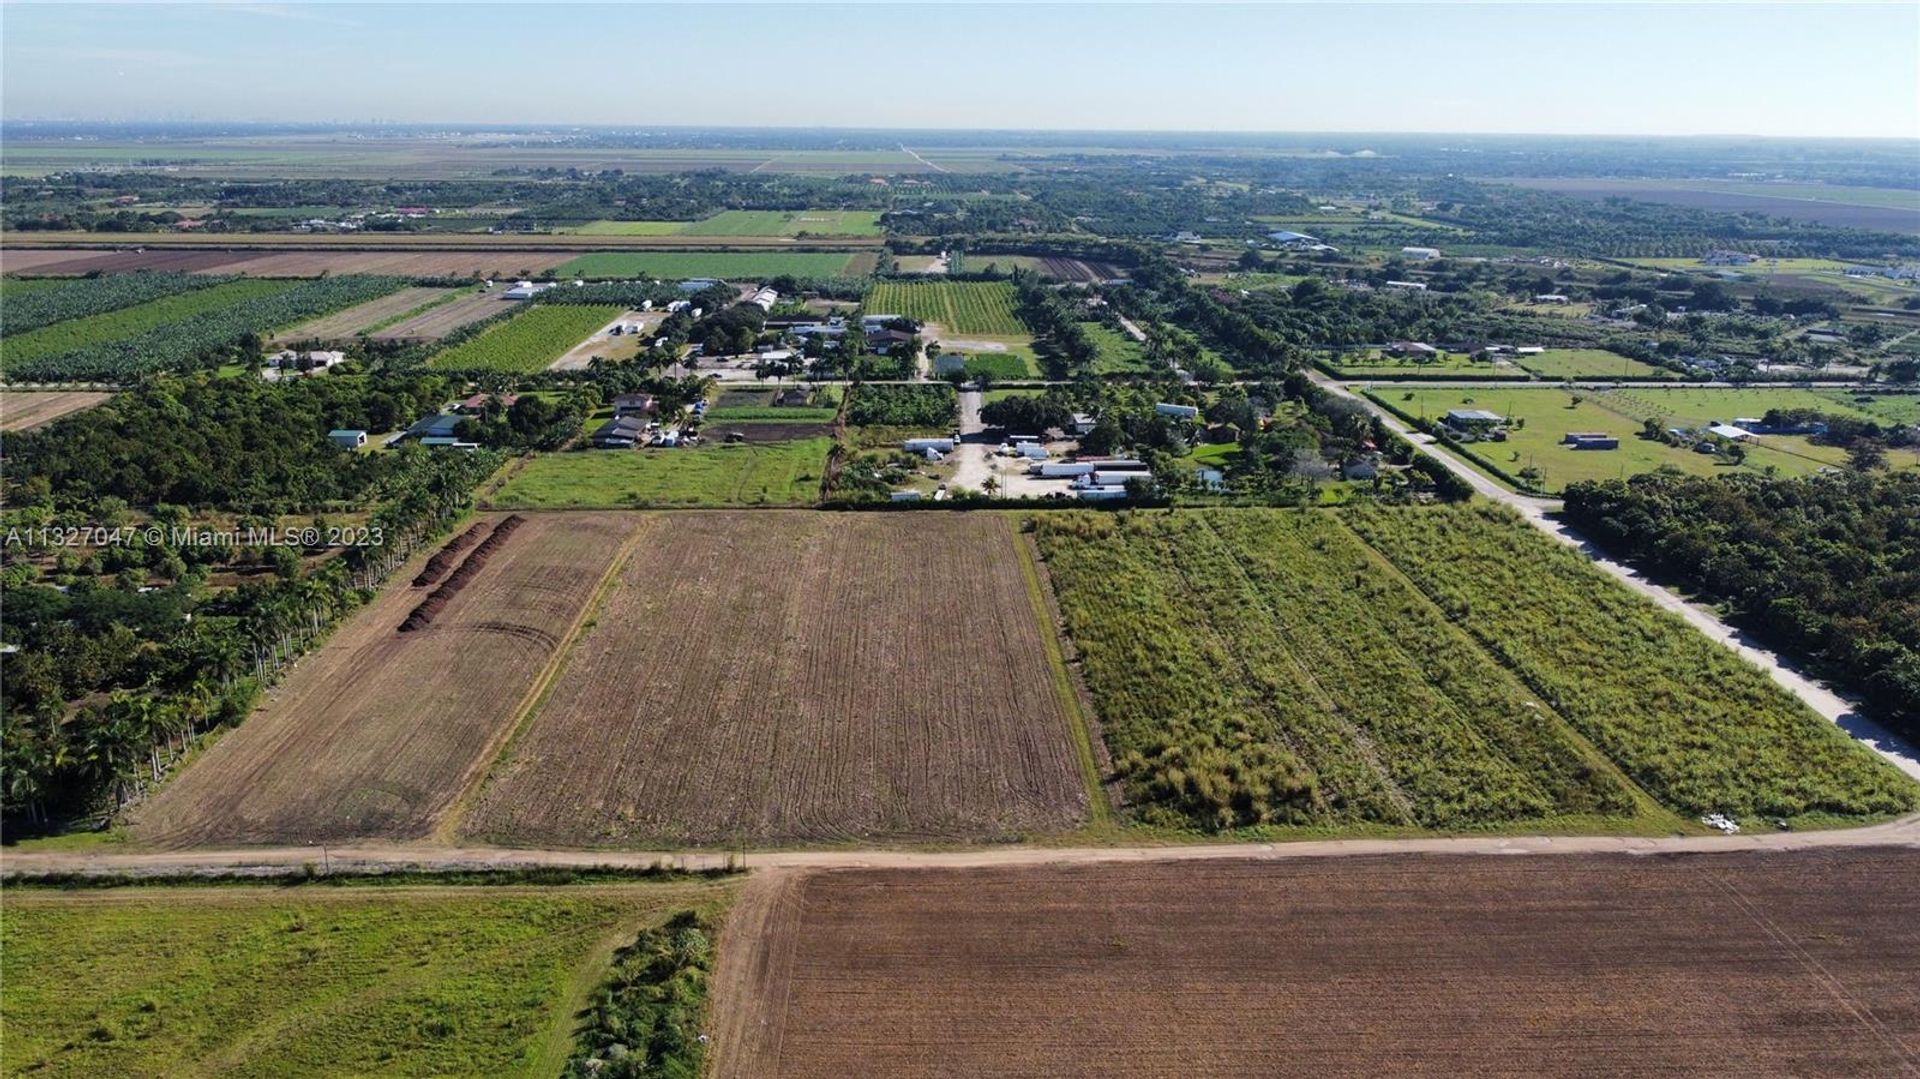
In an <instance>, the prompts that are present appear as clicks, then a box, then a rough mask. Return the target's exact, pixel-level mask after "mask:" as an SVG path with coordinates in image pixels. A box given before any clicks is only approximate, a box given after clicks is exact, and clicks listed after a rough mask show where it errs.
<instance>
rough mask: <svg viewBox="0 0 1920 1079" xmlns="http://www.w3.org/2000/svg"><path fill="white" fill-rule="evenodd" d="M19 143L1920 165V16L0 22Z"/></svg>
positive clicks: (1729, 7) (36, 7) (250, 11)
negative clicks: (1639, 147)
mask: <svg viewBox="0 0 1920 1079" xmlns="http://www.w3.org/2000/svg"><path fill="white" fill-rule="evenodd" d="M0 60H4V74H3V75H0V94H3V97H4V100H0V114H3V115H4V117H5V118H6V119H7V120H9V121H18V120H26V119H43V120H62V119H64V120H197V121H208V122H217V121H230V122H238V121H269V122H272V121H279V122H343V123H344V122H369V121H387V122H395V123H448V124H464V125H484V124H488V123H497V124H540V125H551V126H564V125H568V124H580V125H631V126H668V125H672V126H683V127H800V128H898V129H987V130H992V129H999V130H1068V131H1101V130H1112V131H1134V132H1140V131H1193V132H1207V131H1220V132H1276V133H1281V132H1284V133H1317V132H1328V133H1335V132H1381V133H1387V132H1393V133H1406V134H1425V133H1431V134H1545V135H1554V134H1560V135H1761V136H1851V137H1904V138H1914V137H1920V94H1916V93H1915V87H1916V86H1920V4H1913V3H1884V4H1883V3H1857V4H1732V3H1722V4H1686V5H1680V4H1646V3H1590V4H1578V3H1576V4H1460V3H1441V4H1418V5H1395V4H1355V5H1344V6H1332V5H1325V4H1239V5H1208V4H1189V3H1161V4H1131V5H1100V4H1062V5H1019V6H1003V5H990V4H952V5H948V4H927V3H895V4H866V5H800V4H794V5H779V6H776V5H739V4H727V5H724V6H721V5H644V6H622V5H604V4H603V5H595V4H586V5H552V6H548V5H528V4H515V5H510V6H509V5H474V4H418V5H386V4H347V3H307V4H247V5H217V4H138V5H114V4H74V3H64V4H50V3H22V2H18V0H10V2H7V3H5V4H4V5H0Z"/></svg>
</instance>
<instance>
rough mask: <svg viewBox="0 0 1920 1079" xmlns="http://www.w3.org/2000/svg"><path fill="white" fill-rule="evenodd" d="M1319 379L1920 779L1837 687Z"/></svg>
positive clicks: (1546, 504)
mask: <svg viewBox="0 0 1920 1079" xmlns="http://www.w3.org/2000/svg"><path fill="white" fill-rule="evenodd" d="M1312 378H1313V380H1314V381H1315V382H1316V383H1318V384H1319V385H1320V386H1321V388H1323V389H1325V390H1327V391H1328V392H1330V393H1334V394H1338V395H1340V396H1342V397H1347V398H1350V399H1352V400H1355V401H1358V402H1360V404H1361V405H1362V406H1364V407H1365V408H1367V409H1368V410H1369V411H1370V412H1372V413H1373V414H1374V415H1376V416H1378V417H1379V418H1380V420H1381V422H1383V423H1385V424H1386V425H1387V428H1388V430H1391V431H1393V432H1394V433H1396V434H1398V435H1400V436H1401V437H1403V438H1405V439H1407V440H1408V441H1410V442H1412V443H1413V444H1414V445H1415V446H1417V447H1418V448H1419V449H1420V450H1421V451H1422V452H1424V453H1426V454H1427V455H1428V456H1430V457H1432V458H1433V459H1434V460H1436V461H1439V462H1440V463H1441V464H1442V465H1444V466H1445V467H1446V469H1447V470H1448V471H1449V472H1452V473H1453V474H1454V475H1456V476H1458V477H1460V478H1461V479H1463V480H1465V481H1466V482H1467V483H1469V484H1471V485H1472V487H1473V489H1474V491H1475V492H1477V493H1479V494H1481V495H1484V496H1486V497H1487V498H1491V499H1494V500H1496V501H1499V502H1504V503H1506V504H1507V505H1509V506H1512V507H1513V508H1514V509H1515V510H1518V511H1519V513H1520V515H1521V516H1522V517H1524V518H1526V520H1527V522H1528V523H1529V524H1531V525H1533V526H1534V527H1535V528H1538V529H1539V530H1541V531H1542V532H1545V533H1546V534H1547V535H1549V536H1552V537H1553V538H1554V539H1556V540H1559V541H1560V542H1561V543H1564V544H1566V545H1567V546H1569V547H1574V548H1577V549H1578V550H1579V551H1580V552H1581V553H1582V554H1584V555H1586V556H1587V557H1588V558H1590V559H1592V560H1593V564H1594V565H1596V566H1599V567H1600V569H1601V570H1602V571H1603V572H1605V573H1606V574H1608V575H1609V576H1611V577H1613V578H1614V579H1615V580H1618V581H1619V582H1620V583H1622V584H1624V585H1626V586H1627V587H1628V588H1631V589H1633V590H1634V591H1635V592H1638V593H1640V594H1641V595H1643V596H1645V597H1647V598H1648V599H1650V600H1652V601H1654V602H1655V603H1657V604H1659V605H1660V606H1661V607H1664V608H1665V609H1667V610H1669V611H1672V612H1673V613H1674V614H1677V615H1679V616H1680V617H1681V618H1683V619H1685V620H1686V621H1687V623H1688V624H1689V625H1691V626H1693V628H1695V629H1697V630H1699V631H1700V632H1702V633H1704V634H1706V635H1707V636H1709V637H1711V638H1713V639H1714V640H1716V641H1719V642H1720V643H1721V644H1724V645H1726V646H1727V647H1728V648H1731V649H1733V651H1734V652H1736V653H1738V654H1739V656H1740V658H1742V659H1744V660H1746V661H1747V662H1749V663H1752V664H1754V665H1755V666H1757V667H1759V668H1760V669H1761V670H1764V671H1766V672H1767V674H1768V675H1769V676H1770V677H1772V679H1773V680H1774V681H1775V682H1778V683H1780V684H1781V685H1782V686H1785V687H1786V688H1787V690H1788V691H1789V692H1791V693H1793V695H1794V696H1796V697H1799V698H1800V699H1801V700H1802V701H1804V702H1806V704H1807V707H1809V708H1812V709H1813V710H1814V711H1816V712H1818V713H1820V715H1821V716H1822V717H1824V718H1825V719H1826V720H1827V721H1828V722H1831V723H1833V724H1835V725H1836V726H1838V727H1839V728H1840V729H1841V730H1844V731H1846V732H1847V733H1848V734H1850V735H1852V736H1853V737H1854V739H1855V740H1856V741H1858V742H1860V743H1861V744H1863V745H1865V746H1866V747H1867V748H1869V749H1871V750H1873V751H1874V752H1875V753H1878V754H1880V755H1881V756H1882V757H1884V758H1886V759H1887V760H1888V761H1891V762H1892V763H1893V765H1894V766H1895V767H1897V768H1899V769H1900V770H1901V771H1902V772H1905V773H1906V774H1908V775H1910V776H1912V777H1913V778H1915V779H1920V747H1915V746H1914V745H1912V744H1910V743H1908V742H1906V741H1904V740H1902V739H1901V738H1899V737H1898V736H1896V735H1895V734H1894V733H1893V732H1892V731H1889V730H1887V729H1886V728H1885V727H1882V726H1881V725H1880V724H1878V723H1875V722H1874V721H1873V720H1871V719H1868V718H1867V717H1865V716H1863V715H1861V714H1860V711H1859V705H1858V704H1857V703H1856V702H1854V701H1852V700H1850V699H1849V698H1847V697H1845V696H1842V695H1841V694H1839V693H1838V692H1836V691H1834V690H1833V689H1832V688H1831V687H1830V686H1827V685H1825V684H1823V683H1821V682H1817V681H1815V680H1814V679H1812V678H1809V677H1808V676H1807V675H1805V674H1803V673H1801V671H1800V670H1799V669H1798V668H1797V667H1795V666H1794V665H1793V664H1792V663H1790V662H1789V661H1788V660H1786V659H1784V658H1782V657H1781V656H1780V655H1779V654H1777V653H1775V652H1773V651H1772V650H1770V649H1768V648H1766V647H1764V646H1763V645H1761V644H1760V643H1759V642H1757V641H1755V640H1754V639H1753V638H1752V637H1750V636H1749V635H1747V634H1746V633H1745V632H1743V631H1741V630H1738V629H1736V628H1734V627H1733V626H1730V625H1728V624H1726V623H1725V622H1723V621H1721V620H1720V618H1719V617H1718V616H1717V615H1715V614H1714V613H1713V612H1712V611H1710V610H1708V609H1706V608H1704V607H1701V606H1699V605H1698V604H1694V603H1689V602H1687V600H1686V599H1685V598H1683V597H1681V596H1680V595H1678V594H1676V593H1674V592H1673V591H1671V590H1670V589H1668V588H1666V587H1664V586H1662V585H1659V584H1656V583H1654V582H1653V581H1651V580H1649V579H1648V578H1646V577H1645V576H1644V575H1642V574H1641V573H1640V571H1639V570H1636V569H1634V568H1633V567H1631V566H1629V565H1627V564H1625V563H1624V562H1616V561H1614V560H1613V559H1611V558H1608V557H1607V556H1606V555H1604V554H1602V553H1601V551H1600V549H1599V548H1598V547H1595V546H1594V545H1593V544H1592V543H1591V542H1589V541H1588V540H1587V538H1586V537H1585V536H1583V535H1581V534H1580V533H1579V532H1576V531H1575V530H1574V529H1573V528H1572V527H1571V526H1569V525H1567V524H1566V523H1565V522H1563V521H1561V520H1559V519H1558V518H1556V517H1552V516H1549V514H1550V513H1552V512H1553V511H1555V510H1557V509H1559V508H1560V504H1559V502H1557V501H1555V500H1552V499H1546V498H1538V497H1535V496H1532V495H1523V494H1520V493H1518V492H1515V491H1510V490H1508V489H1507V488H1505V487H1503V486H1501V485H1500V484H1499V483H1498V482H1496V481H1495V480H1494V479H1493V478H1492V477H1490V476H1488V475H1486V474H1485V473H1483V472H1481V471H1480V470H1478V469H1476V468H1474V467H1473V466H1472V465H1470V464H1468V463H1466V462H1465V461H1463V460H1461V459H1460V458H1458V457H1455V456H1454V455H1452V454H1450V453H1447V452H1445V451H1444V450H1440V449H1437V448H1435V447H1434V445H1433V439H1432V438H1430V437H1428V436H1427V435H1424V434H1421V433H1420V432H1418V431H1415V430H1413V429H1411V428H1409V427H1408V426H1407V425H1406V424H1405V423H1403V422H1402V421H1401V420H1400V419H1399V417H1397V416H1394V415H1393V414H1392V413H1390V412H1387V411H1386V410H1385V409H1383V408H1381V407H1379V406H1378V405H1376V404H1375V403H1374V402H1372V401H1370V400H1368V399H1367V398H1365V397H1362V396H1360V395H1358V394H1356V393H1353V392H1352V391H1350V390H1348V389H1347V388H1346V387H1345V386H1343V385H1341V384H1340V383H1339V382H1336V381H1334V380H1333V379H1330V378H1327V377H1326V376H1324V375H1321V374H1318V373H1314V374H1313V375H1312Z"/></svg>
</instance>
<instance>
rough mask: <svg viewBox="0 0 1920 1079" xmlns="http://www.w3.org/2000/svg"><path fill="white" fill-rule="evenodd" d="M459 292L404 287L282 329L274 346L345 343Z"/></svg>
mask: <svg viewBox="0 0 1920 1079" xmlns="http://www.w3.org/2000/svg"><path fill="white" fill-rule="evenodd" d="M459 291H460V290H459V289H451V288H403V289H401V290H400V291H399V292H395V293H392V294H391V295H387V296H383V297H381V298H380V299H377V300H370V301H368V302H366V303H363V304H357V305H355V306H353V307H349V308H347V309H346V310H344V311H335V312H334V313H333V314H331V315H327V316H324V317H322V318H317V319H313V320H312V321H309V322H303V323H301V324H300V325H298V326H294V327H291V328H289V329H286V330H282V331H281V332H280V333H277V334H275V335H274V337H273V343H274V344H282V343H285V342H289V341H344V340H347V339H349V338H351V337H353V336H354V335H355V334H358V333H361V332H363V331H365V330H366V329H368V328H369V327H372V326H377V325H381V324H382V323H386V322H389V321H391V320H394V319H397V318H399V317H401V316H404V315H407V314H408V313H410V312H414V311H419V312H420V313H422V314H424V313H425V311H426V309H427V308H429V307H432V306H435V305H437V304H438V303H439V302H440V301H443V300H445V299H447V298H448V297H450V296H452V295H453V294H454V293H456V292H459Z"/></svg>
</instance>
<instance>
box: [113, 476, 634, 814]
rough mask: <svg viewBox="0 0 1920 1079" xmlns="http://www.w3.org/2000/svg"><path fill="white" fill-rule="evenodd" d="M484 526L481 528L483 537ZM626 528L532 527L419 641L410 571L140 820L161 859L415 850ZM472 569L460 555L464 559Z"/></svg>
mask: <svg viewBox="0 0 1920 1079" xmlns="http://www.w3.org/2000/svg"><path fill="white" fill-rule="evenodd" d="M491 522H492V519H489V524H488V527H489V528H491V527H492V524H491ZM641 525H642V520H641V518H640V517H639V516H638V515H632V514H594V515H580V516H574V515H557V514H537V515H533V516H531V517H529V518H528V519H527V520H526V521H525V522H524V523H522V524H521V526H520V527H519V529H518V530H517V531H515V532H514V533H513V535H512V536H511V538H510V539H508V540H507V541H506V543H505V544H504V546H502V547H501V548H500V549H499V550H498V551H497V552H496V553H494V554H493V556H492V558H491V560H489V561H488V562H487V563H486V564H485V566H484V568H482V569H480V570H479V572H478V573H477V575H475V576H474V577H473V579H472V580H471V581H470V582H468V583H467V584H466V585H465V586H464V587H462V588H461V589H460V590H459V591H458V592H457V593H456V594H455V595H454V596H453V597H452V599H451V601H450V602H448V603H447V604H446V606H445V607H444V609H442V610H441V611H440V612H439V613H438V615H437V616H436V617H435V618H434V620H433V622H432V623H431V625H429V626H427V627H426V628H423V629H416V630H413V631H410V632H401V631H400V629H399V627H400V625H401V623H402V622H404V621H405V620H406V619H407V618H408V614H409V612H410V611H412V610H413V609H414V608H415V607H416V606H418V605H419V604H420V603H421V602H422V601H423V600H425V599H426V598H427V596H428V595H429V593H430V591H431V590H430V589H429V588H427V587H412V586H409V585H407V584H406V583H405V582H407V581H409V580H411V579H412V572H413V571H412V570H411V569H403V570H402V571H401V572H400V573H399V574H397V575H396V578H397V580H396V583H395V584H394V585H391V586H389V587H388V588H387V589H386V590H385V591H384V592H382V593H381V594H380V595H379V597H378V598H376V599H375V600H374V601H373V602H372V603H370V604H368V605H367V606H365V607H363V608H361V609H360V610H359V611H358V612H356V613H355V614H354V615H353V616H352V617H351V618H350V619H349V620H348V621H347V623H346V624H345V625H343V626H342V627H341V628H340V629H339V630H337V631H335V632H334V634H333V635H332V637H331V638H330V639H329V640H328V641H327V643H326V645H325V646H324V647H323V648H321V649H320V651H319V652H317V653H315V654H314V655H312V656H309V657H307V658H306V659H304V660H302V661H301V662H300V664H299V665H298V666H296V667H295V668H293V670H292V673H290V674H289V675H288V676H287V678H286V680H285V681H284V682H282V683H281V684H280V685H279V686H278V687H276V688H275V690H274V692H273V693H272V694H271V695H270V696H269V697H268V698H267V699H266V701H265V703H264V704H262V705H261V707H260V708H258V709H257V710H256V711H255V712H254V714H253V715H252V716H250V717H248V719H247V721H246V722H244V723H242V724H241V725H240V726H239V727H237V728H235V729H234V730H233V731H231V732H230V733H228V734H226V735H223V736H222V737H221V738H220V740H219V741H218V742H217V743H215V744H214V745H213V747H212V748H210V749H208V750H207V751H206V752H205V753H203V754H201V755H200V757H199V759H198V760H196V761H195V762H194V763H193V764H191V765H190V766H188V767H187V768H186V770H185V771H183V772H181V773H180V775H178V776H177V777H175V778H173V779H172V780H170V781H168V783H167V784H166V785H165V786H163V787H162V788H161V789H160V791H159V793H158V794H156V795H155V796H154V797H153V798H152V799H151V800H149V801H148V802H147V803H145V804H144V805H143V806H141V807H140V810H139V812H138V814H137V815H136V817H135V820H134V822H133V834H134V836H135V838H136V839H139V840H142V841H148V842H152V843H154V844H156V845H160V846H191V845H196V844H273V843H312V842H315V841H327V840H339V839H346V838H356V837H372V836H378V837H383V838H406V839H419V838H423V837H425V836H427V835H429V834H431V832H432V831H433V829H434V827H435V826H436V825H437V824H438V823H439V822H440V820H441V818H442V816H443V814H445V813H446V812H447V811H448V808H449V806H451V805H452V804H453V803H454V801H455V799H456V798H457V797H458V796H459V795H460V793H461V791H462V790H463V789H464V788H465V786H466V784H467V783H468V782H469V780H470V779H471V778H474V777H477V775H478V773H479V770H481V769H483V768H484V767H485V765H486V763H487V761H489V760H491V759H492V757H493V754H494V753H495V752H496V750H497V749H498V745H499V743H500V741H501V740H502V739H504V738H505V737H506V735H507V733H508V732H509V731H511V730H512V727H513V723H514V721H515V719H516V717H517V716H518V714H519V712H520V710H521V709H522V707H523V706H524V705H525V704H526V698H527V697H528V695H529V694H530V693H532V692H533V691H534V690H535V689H536V688H537V686H538V684H539V682H540V680H541V678H542V677H543V674H544V673H545V672H547V670H548V668H549V664H550V663H552V662H554V661H555V657H556V656H557V655H558V654H559V653H560V650H561V648H562V645H563V644H564V643H565V642H566V640H567V639H568V637H569V635H570V634H571V633H572V632H573V630H574V628H575V626H576V623H577V622H578V620H579V619H580V618H582V617H583V612H584V611H585V609H586V607H587V604H588V601H589V599H590V598H591V596H592V594H593V591H594V589H595V587H596V586H597V585H598V583H599V582H600V580H601V578H602V577H603V576H604V575H605V574H606V573H607V572H608V571H609V570H610V568H611V567H612V566H613V565H614V563H615V561H616V559H617V557H618V555H619V553H620V551H621V549H622V547H623V546H624V545H625V544H627V543H628V542H630V541H632V540H633V539H634V538H635V537H636V536H637V534H638V530H639V528H640V527H641ZM469 554H470V552H469Z"/></svg>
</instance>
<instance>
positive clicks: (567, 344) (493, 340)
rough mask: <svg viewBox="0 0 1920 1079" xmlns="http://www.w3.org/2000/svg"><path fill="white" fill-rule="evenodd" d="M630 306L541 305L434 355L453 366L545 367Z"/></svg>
mask: <svg viewBox="0 0 1920 1079" xmlns="http://www.w3.org/2000/svg"><path fill="white" fill-rule="evenodd" d="M624 310H626V309H625V308H624V307H621V306H620V305H618V304H539V305H535V306H532V307H528V308H525V309H523V310H522V311H521V312H520V314H518V315H515V316H514V317H512V318H510V319H508V320H506V321H505V322H501V323H498V324H496V325H492V326H488V327H487V328H486V329H484V330H482V331H480V333H479V334H478V335H476V336H474V337H470V338H468V339H467V340H465V341H462V342H460V343H459V344H457V345H455V346H453V347H452V348H449V349H444V350H442V351H440V352H436V353H434V354H433V358H432V359H430V360H428V361H427V366H429V367H439V368H445V369H447V370H450V371H541V370H545V369H546V367H547V365H548V364H551V363H552V362H553V361H555V360H557V359H559V358H560V357H562V356H564V355H566V354H567V352H568V351H569V350H571V349H572V348H573V346H575V345H577V344H579V343H580V342H582V341H584V340H586V339H587V337H588V336H589V335H591V334H592V333H593V332H594V331H595V330H598V329H599V328H600V327H602V326H605V325H606V324H607V323H608V322H610V321H612V320H613V319H614V318H616V317H617V316H619V314H620V313H621V312H622V311H624Z"/></svg>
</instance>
